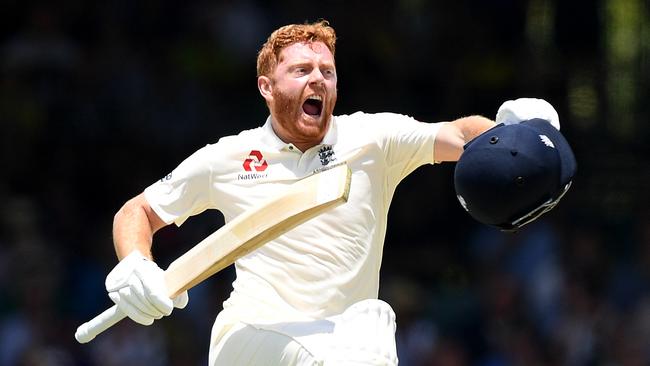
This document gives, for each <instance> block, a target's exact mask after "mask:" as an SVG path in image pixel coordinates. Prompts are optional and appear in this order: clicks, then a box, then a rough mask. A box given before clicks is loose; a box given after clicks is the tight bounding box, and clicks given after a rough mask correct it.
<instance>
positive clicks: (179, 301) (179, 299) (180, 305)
mask: <svg viewBox="0 0 650 366" xmlns="http://www.w3.org/2000/svg"><path fill="white" fill-rule="evenodd" d="M189 301H190V298H189V296H188V295H187V291H183V292H182V293H181V294H180V295H178V296H176V297H175V298H174V307H175V308H177V309H184V308H185V307H186V306H187V303H188V302H189Z"/></svg>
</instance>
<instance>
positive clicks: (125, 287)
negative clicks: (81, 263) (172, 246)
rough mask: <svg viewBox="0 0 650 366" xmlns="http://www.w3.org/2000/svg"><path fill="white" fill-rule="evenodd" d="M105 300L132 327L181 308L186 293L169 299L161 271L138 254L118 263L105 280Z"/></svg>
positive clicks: (185, 298)
mask: <svg viewBox="0 0 650 366" xmlns="http://www.w3.org/2000/svg"><path fill="white" fill-rule="evenodd" d="M106 291H108V296H109V297H110V298H111V300H113V302H114V303H115V304H116V305H117V306H118V308H119V309H120V311H122V312H123V313H124V314H126V315H127V316H128V317H129V318H131V319H132V320H133V321H135V322H136V323H139V324H142V325H151V324H152V323H153V321H154V320H155V319H160V318H162V317H163V316H167V315H169V314H171V312H172V310H173V309H174V307H177V308H180V309H182V308H184V307H185V306H186V305H187V302H188V300H189V298H188V296H187V291H185V292H183V293H182V294H180V295H178V296H177V297H176V298H175V299H173V300H172V299H170V298H169V296H168V295H167V294H168V292H167V286H166V285H165V277H164V271H163V270H162V269H160V267H158V265H157V264H156V263H155V262H152V261H150V260H149V259H147V258H146V257H144V256H143V255H142V253H140V252H139V251H138V250H134V251H133V252H131V254H129V255H128V256H126V257H125V258H124V259H122V260H121V261H120V263H118V264H117V265H116V266H115V268H113V270H112V271H111V272H110V273H109V274H108V276H106Z"/></svg>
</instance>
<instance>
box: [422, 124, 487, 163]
mask: <svg viewBox="0 0 650 366" xmlns="http://www.w3.org/2000/svg"><path fill="white" fill-rule="evenodd" d="M494 126H495V123H494V121H492V120H490V119H488V118H485V117H482V116H469V117H462V118H458V119H456V120H454V121H452V122H449V123H445V124H444V125H443V126H442V127H440V130H439V131H438V134H437V135H436V142H435V144H434V153H433V154H434V159H435V160H436V161H439V162H442V161H458V158H460V155H461V154H462V153H463V146H464V145H465V144H466V143H467V142H469V141H471V140H472V139H474V138H475V137H476V136H478V135H480V134H482V133H483V132H485V131H487V130H489V129H490V128H492V127H494Z"/></svg>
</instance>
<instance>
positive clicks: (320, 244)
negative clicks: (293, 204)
mask: <svg viewBox="0 0 650 366" xmlns="http://www.w3.org/2000/svg"><path fill="white" fill-rule="evenodd" d="M439 127H440V124H439V123H422V122H418V121H416V120H414V119H413V118H410V117H407V116H404V115H399V114H393V113H380V114H366V113H362V112H357V113H354V114H352V115H342V116H336V117H333V119H332V122H331V123H330V129H329V131H328V132H327V134H326V136H325V138H324V139H323V141H322V143H321V144H320V145H318V146H315V147H313V148H311V149H309V150H307V151H305V152H304V153H303V152H300V151H299V150H298V149H297V148H296V147H295V146H293V145H292V144H287V143H284V142H282V141H281V140H280V139H279V138H278V137H277V136H276V134H275V133H274V131H273V128H272V126H271V121H270V118H269V119H267V121H266V123H265V125H264V126H262V127H259V128H256V129H252V130H246V131H243V132H241V133H240V134H238V135H236V136H228V137H224V138H221V139H220V140H219V141H218V142H217V143H216V144H211V145H207V146H205V147H204V148H202V149H200V150H198V151H197V152H195V153H194V154H193V155H191V156H190V157H189V158H187V159H186V160H185V161H183V162H182V163H181V164H180V165H179V166H178V167H177V168H176V169H175V170H174V171H173V172H172V173H171V174H169V175H168V176H166V177H164V178H163V179H161V180H160V181H158V182H156V183H154V184H153V185H151V186H150V187H148V188H147V189H146V190H145V197H146V199H147V201H148V202H149V204H150V205H151V207H152V208H153V210H154V211H155V212H156V213H157V214H158V215H159V216H160V217H161V218H162V219H163V220H164V221H165V222H166V223H171V222H175V223H176V224H177V225H181V224H182V223H183V222H184V221H185V220H186V219H187V218H188V217H189V216H192V215H196V214H198V213H201V212H202V211H204V210H206V209H217V210H219V211H221V212H222V213H223V215H224V217H225V220H226V222H228V221H230V220H232V219H233V218H234V217H236V216H237V215H239V214H241V213H242V212H244V211H245V210H246V209H248V208H250V207H251V206H253V205H255V204H256V203H257V202H259V201H260V200H262V199H264V198H265V197H268V196H269V195H272V194H274V193H275V192H277V191H278V190H279V189H280V188H281V187H283V186H285V185H286V184H288V183H287V182H291V181H293V180H295V178H297V177H303V176H306V175H308V174H310V173H312V172H313V171H314V170H315V169H318V168H321V167H323V166H324V165H328V164H334V163H339V162H343V161H347V163H348V164H349V166H350V168H351V170H352V182H351V187H350V195H349V199H348V202H347V203H345V204H343V205H341V206H339V207H337V208H335V209H333V210H330V211H328V212H326V213H324V214H322V215H320V216H318V217H316V218H315V219H312V220H310V221H308V222H306V223H304V224H302V225H300V226H298V227H297V228H295V229H294V230H292V231H290V232H288V233H286V234H284V235H282V236H281V237H279V238H278V239H276V240H273V241H271V242H269V243H267V244H266V245H264V246H262V247H261V248H260V249H258V250H256V251H255V252H253V253H251V254H249V255H247V256H245V257H243V258H241V259H239V260H238V261H237V262H236V263H235V266H236V275H237V277H236V280H235V282H234V283H233V287H234V290H233V292H232V294H231V296H230V298H229V299H228V300H227V301H226V302H225V303H224V312H225V313H228V314H230V315H228V316H230V317H231V318H232V319H236V320H239V321H244V322H251V323H273V322H276V321H281V320H284V321H287V320H300V319H322V318H325V317H328V316H331V315H334V314H339V313H341V312H343V311H344V310H345V309H346V308H347V307H348V306H350V305H352V304H354V303H356V302H358V301H360V300H364V299H376V298H377V296H378V291H379V267H380V265H381V258H382V250H383V243H384V236H385V233H386V220H387V215H388V208H389V206H390V202H391V199H392V197H393V194H394V192H395V188H396V187H397V184H398V183H399V182H400V181H401V180H402V179H403V178H404V177H406V176H407V175H408V174H409V173H411V172H412V171H413V170H415V169H416V168H417V167H419V166H421V165H423V164H427V163H429V164H431V163H433V161H434V160H433V159H434V156H433V145H434V140H435V136H436V133H437V132H438V130H439ZM220 316H221V315H220ZM224 316H225V315H224Z"/></svg>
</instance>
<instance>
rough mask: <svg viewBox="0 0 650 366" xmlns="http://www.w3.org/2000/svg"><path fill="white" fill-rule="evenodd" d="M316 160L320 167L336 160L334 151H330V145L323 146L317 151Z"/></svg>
mask: <svg viewBox="0 0 650 366" xmlns="http://www.w3.org/2000/svg"><path fill="white" fill-rule="evenodd" d="M318 158H319V159H320V163H321V164H322V165H327V164H329V163H331V162H333V161H335V160H336V156H334V150H332V145H325V146H323V147H321V148H320V150H318Z"/></svg>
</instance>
